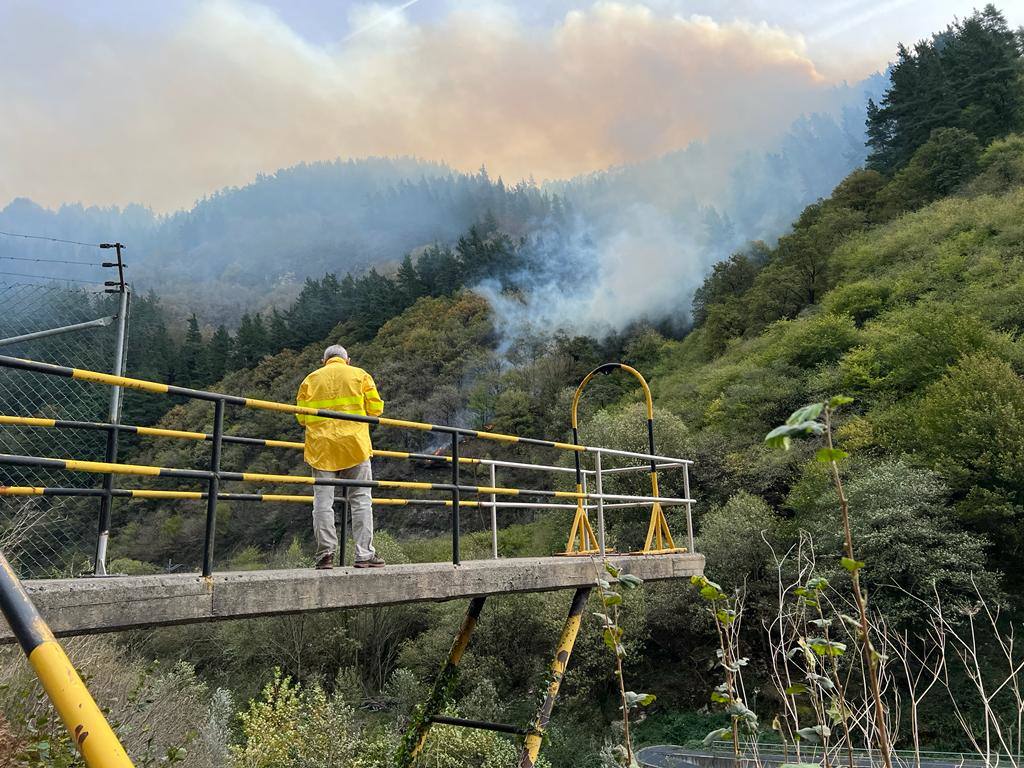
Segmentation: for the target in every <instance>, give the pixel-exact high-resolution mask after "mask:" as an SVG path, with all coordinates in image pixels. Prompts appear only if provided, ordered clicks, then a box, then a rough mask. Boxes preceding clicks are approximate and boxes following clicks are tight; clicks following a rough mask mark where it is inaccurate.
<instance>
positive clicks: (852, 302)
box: [822, 280, 891, 328]
mask: <svg viewBox="0 0 1024 768" xmlns="http://www.w3.org/2000/svg"><path fill="white" fill-rule="evenodd" d="M890 290H891V289H890V287H889V285H887V284H886V283H885V282H883V281H880V280H858V281H857V282H855V283H849V284H847V285H841V286H839V287H837V288H835V289H834V290H832V291H831V292H829V294H828V295H827V296H826V297H825V299H824V301H823V302H822V309H823V310H824V311H825V312H828V313H831V314H834V315H847V316H848V317H851V318H853V322H854V324H855V325H856V326H857V327H858V328H859V327H861V326H863V325H864V323H866V322H867V321H868V320H870V319H871V318H873V317H875V316H876V315H877V314H878V313H880V312H882V311H883V310H884V309H887V308H888V306H889V295H890Z"/></svg>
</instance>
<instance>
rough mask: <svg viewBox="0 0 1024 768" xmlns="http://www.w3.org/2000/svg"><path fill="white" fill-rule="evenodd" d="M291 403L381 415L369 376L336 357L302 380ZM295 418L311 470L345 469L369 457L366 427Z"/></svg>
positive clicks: (349, 422)
mask: <svg viewBox="0 0 1024 768" xmlns="http://www.w3.org/2000/svg"><path fill="white" fill-rule="evenodd" d="M295 404H296V405H298V406H301V407H304V408H324V409H327V410H330V411H341V412H342V413H358V414H360V415H361V416H380V415H381V413H383V412H384V401H383V400H381V399H380V395H379V394H377V385H376V384H374V383H373V377H371V376H370V374H368V373H367V372H366V371H364V370H363V369H362V368H356V367H355V366H354V365H349V364H348V363H347V362H345V361H344V360H342V359H341V358H340V357H332V358H331V359H329V360H328V361H327V362H326V363H325V364H324V367H323V368H318V369H317V370H315V371H313V372H312V373H311V374H309V376H307V377H306V378H305V379H304V380H303V382H302V385H301V386H300V387H299V394H298V396H297V397H296V400H295ZM295 418H296V419H298V420H299V424H301V425H303V426H304V427H305V428H306V453H305V455H306V463H307V464H309V465H310V466H311V467H313V468H314V469H325V470H331V471H337V470H339V469H348V468H349V467H354V466H355V465H356V464H361V463H362V462H364V461H366V460H367V459H368V458H370V451H371V450H372V446H371V445H370V426H369V425H368V424H363V423H360V422H358V421H343V420H341V419H329V418H325V417H323V416H306V415H303V414H297V415H296V416H295Z"/></svg>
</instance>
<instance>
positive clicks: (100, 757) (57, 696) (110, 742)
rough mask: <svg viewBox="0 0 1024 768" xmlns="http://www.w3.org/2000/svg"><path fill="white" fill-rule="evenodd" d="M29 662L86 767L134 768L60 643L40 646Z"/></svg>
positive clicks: (45, 643)
mask: <svg viewBox="0 0 1024 768" xmlns="http://www.w3.org/2000/svg"><path fill="white" fill-rule="evenodd" d="M47 631H49V630H47ZM51 638H52V635H51ZM28 661H29V664H31V665H32V669H34V670H35V672H36V676H37V677H38V678H39V682H40V683H42V684H43V690H45V691H46V695H47V696H49V697H50V701H52V702H53V706H54V708H55V709H56V710H57V712H58V713H59V714H60V718H61V720H63V721H64V727H65V728H67V729H68V733H70V734H71V738H72V739H73V740H74V742H75V744H76V745H77V746H78V750H79V751H80V752H81V753H82V757H83V758H85V763H86V765H88V766H89V768H132V761H131V759H130V758H129V757H128V754H127V753H126V752H125V751H124V747H122V746H121V742H120V741H119V740H118V738H117V736H116V735H115V734H114V731H113V730H112V729H111V727H110V725H109V724H108V723H107V720H106V718H105V717H104V716H103V713H102V712H101V711H100V708H99V707H98V706H96V702H95V700H94V699H93V698H92V696H91V695H90V694H89V690H88V689H87V688H86V687H85V683H83V682H82V678H81V677H79V676H78V673H77V672H76V671H75V668H74V666H72V664H71V661H70V660H69V659H68V657H67V654H65V653H64V650H63V649H62V648H61V647H60V645H59V644H58V643H57V641H56V640H53V639H50V640H47V641H46V642H44V643H42V644H41V645H38V646H36V647H35V649H34V650H33V651H32V652H31V653H30V654H29V657H28Z"/></svg>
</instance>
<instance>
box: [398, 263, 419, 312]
mask: <svg viewBox="0 0 1024 768" xmlns="http://www.w3.org/2000/svg"><path fill="white" fill-rule="evenodd" d="M395 284H396V286H397V288H398V293H399V296H400V299H401V302H402V304H403V305H404V306H405V307H411V306H412V305H413V304H415V303H416V299H418V298H420V297H421V296H424V295H426V289H425V287H424V285H423V281H422V280H421V279H420V275H419V272H417V271H416V266H415V265H414V264H413V263H412V256H411V255H409V254H408V253H407V254H405V258H404V259H402V265H401V266H400V267H399V268H398V271H397V272H396V273H395Z"/></svg>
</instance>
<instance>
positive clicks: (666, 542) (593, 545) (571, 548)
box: [565, 363, 686, 555]
mask: <svg viewBox="0 0 1024 768" xmlns="http://www.w3.org/2000/svg"><path fill="white" fill-rule="evenodd" d="M617 370H622V371H625V372H626V373H629V374H631V375H632V376H634V377H635V378H636V380H637V381H639V382H640V386H641V387H643V390H644V401H645V404H646V405H647V445H648V448H649V451H648V452H649V453H650V455H652V456H653V455H654V398H653V397H651V388H650V386H649V385H648V384H647V379H645V378H644V377H643V374H641V373H640V371H638V370H637V369H636V368H633V367H632V366H629V365H626V364H625V363H605V364H604V365H599V366H598V367H597V368H595V369H594V370H592V371H591V372H590V373H588V374H587V375H586V376H585V377H584V378H583V381H581V382H580V385H579V386H578V387H576V393H575V394H574V395H573V397H572V439H573V444H575V445H578V444H579V416H578V414H579V404H580V396H581V395H582V394H583V389H584V387H586V386H587V384H589V383H590V380H591V379H593V378H594V376H596V375H597V374H599V373H611V372H612V371H617ZM650 475H651V496H653V497H655V498H658V497H659V496H661V493H660V492H659V490H658V469H657V466H656V465H655V463H654V461H653V460H652V461H651V473H650ZM581 482H582V474H581V469H580V457H579V454H578V453H577V454H576V490H577V492H580V491H582V490H583V489H582V484H581ZM577 538H578V539H579V545H578V548H576V546H577V545H576V539H577ZM597 551H598V543H597V539H596V538H595V537H594V531H593V529H592V528H591V527H590V520H589V519H588V518H587V511H586V509H585V508H584V507H583V502H582V500H581V501H580V503H579V506H577V508H576V516H575V518H574V519H573V522H572V530H571V531H570V532H569V544H568V546H567V547H566V551H565V554H567V555H574V554H593V553H594V552H597ZM685 551H686V550H685V548H680V547H676V543H675V541H674V540H673V539H672V532H671V531H670V530H669V528H668V518H667V517H665V510H664V509H663V508H662V506H661V503H660V502H657V501H655V502H654V503H653V504H652V506H651V520H650V523H648V526H647V538H646V540H645V541H644V548H643V549H642V550H640V552H639V553H636V554H644V555H658V554H667V553H670V552H685Z"/></svg>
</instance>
